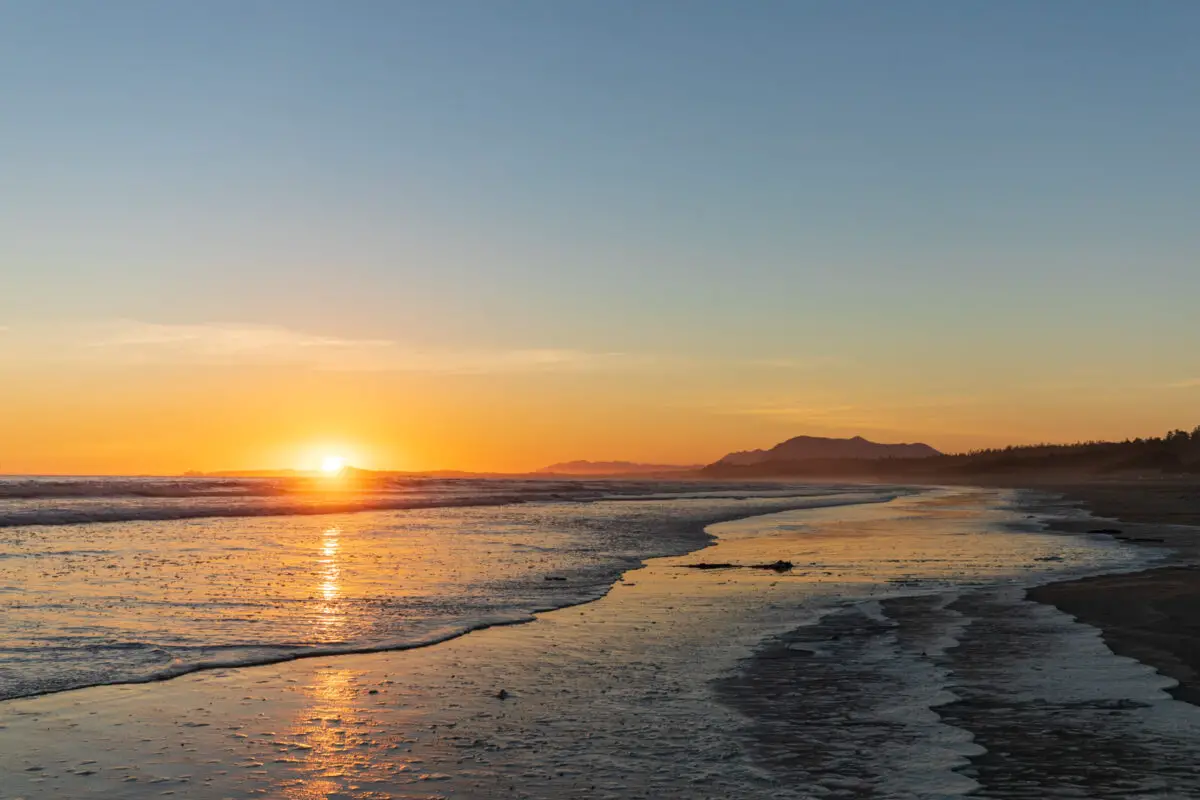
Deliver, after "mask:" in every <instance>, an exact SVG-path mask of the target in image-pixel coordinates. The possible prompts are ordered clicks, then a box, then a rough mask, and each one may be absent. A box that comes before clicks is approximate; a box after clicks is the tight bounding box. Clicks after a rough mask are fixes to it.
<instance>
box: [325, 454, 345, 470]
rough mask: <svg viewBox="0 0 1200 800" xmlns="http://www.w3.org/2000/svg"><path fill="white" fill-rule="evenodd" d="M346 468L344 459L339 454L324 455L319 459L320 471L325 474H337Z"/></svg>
mask: <svg viewBox="0 0 1200 800" xmlns="http://www.w3.org/2000/svg"><path fill="white" fill-rule="evenodd" d="M345 468H346V459H344V458H342V457H341V456H325V457H324V458H322V459H321V472H322V473H323V474H325V475H337V474H339V473H341V471H342V470H344V469H345Z"/></svg>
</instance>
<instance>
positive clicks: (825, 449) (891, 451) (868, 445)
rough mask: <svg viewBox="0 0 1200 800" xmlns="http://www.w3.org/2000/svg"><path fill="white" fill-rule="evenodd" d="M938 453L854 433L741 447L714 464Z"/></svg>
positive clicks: (740, 464)
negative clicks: (768, 446)
mask: <svg viewBox="0 0 1200 800" xmlns="http://www.w3.org/2000/svg"><path fill="white" fill-rule="evenodd" d="M940 455H941V453H940V452H938V451H937V450H935V449H933V448H932V447H930V446H929V445H927V444H924V443H922V442H916V443H912V444H908V443H904V444H881V443H879V442H872V441H869V440H867V439H864V438H863V437H861V436H855V437H854V438H853V439H829V438H825V437H823V436H796V437H794V438H792V439H788V440H787V441H786V442H780V443H779V444H777V445H775V446H774V447H772V448H771V449H770V450H743V451H741V452H737V453H730V454H729V455H727V456H725V457H724V458H722V459H721V460H719V461H717V462H716V464H715V465H714V466H717V465H723V466H750V465H754V464H766V463H771V462H776V461H814V460H831V459H848V458H868V459H877V458H930V457H931V456H940Z"/></svg>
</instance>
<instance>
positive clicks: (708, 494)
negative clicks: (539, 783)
mask: <svg viewBox="0 0 1200 800" xmlns="http://www.w3.org/2000/svg"><path fill="white" fill-rule="evenodd" d="M797 491H798V489H797V487H787V488H780V487H779V485H778V484H745V485H741V486H738V487H736V488H733V487H731V485H729V484H713V483H698V482H657V481H646V480H640V481H638V480H536V479H518V478H512V479H507V478H500V479H474V478H437V479H433V478H429V479H422V478H392V477H383V478H377V479H370V480H355V481H353V482H347V483H345V484H341V483H339V484H332V485H331V484H330V483H329V482H328V481H321V480H320V479H307V478H304V479H301V478H295V479H293V478H287V479H283V478H278V479H275V478H239V479H214V478H180V479H164V478H61V479H60V478H53V479H51V478H3V479H0V528H10V527H16V526H24V525H80V524H86V523H97V522H137V521H156V520H157V521H163V520H184V519H200V518H206V517H264V516H293V515H305V514H337V513H346V512H354V511H391V510H403V509H423V508H441V507H447V508H453V507H465V506H499V505H512V504H516V503H526V502H532V501H580V502H584V501H590V500H600V499H613V500H617V499H637V498H648V497H691V498H714V499H715V498H730V497H737V496H741V497H746V496H751V495H755V496H770V495H776V496H785V495H794V494H796V492H797Z"/></svg>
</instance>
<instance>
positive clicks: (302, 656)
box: [0, 486, 905, 703]
mask: <svg viewBox="0 0 1200 800" xmlns="http://www.w3.org/2000/svg"><path fill="white" fill-rule="evenodd" d="M877 488H878V489H879V491H876V492H861V491H859V492H853V491H851V492H834V493H830V494H825V495H812V494H805V493H799V494H794V495H783V494H781V495H778V496H769V497H762V498H751V500H753V501H754V502H755V503H756V505H755V506H753V507H744V508H735V507H730V508H727V509H724V510H719V511H712V512H710V513H708V514H706V515H703V516H701V517H698V518H695V519H672V520H670V521H668V522H665V523H664V524H663V526H662V527H661V528H659V529H657V530H656V531H655V537H656V538H655V540H654V543H653V546H652V547H651V546H647V548H646V552H644V553H643V554H641V555H640V557H639V558H638V559H637V560H635V561H632V562H631V561H629V560H628V559H625V560H622V561H614V562H613V563H605V564H602V565H600V566H601V567H602V568H603V575H602V576H600V577H596V578H594V579H593V581H592V583H591V584H589V585H584V586H580V585H579V584H574V585H573V586H572V589H574V590H576V593H575V594H572V595H570V596H562V597H559V598H557V599H556V600H555V601H554V602H553V603H551V604H537V605H529V606H527V607H525V608H522V609H518V610H510V611H509V612H508V614H509V615H499V616H490V617H487V618H482V619H480V618H475V619H467V620H461V621H456V622H455V623H454V624H452V625H450V626H449V627H448V628H443V629H439V630H437V631H435V632H433V633H431V634H429V635H428V636H427V637H426V638H419V639H410V640H405V641H397V640H390V641H363V642H356V643H349V644H338V645H325V646H322V645H306V648H307V649H298V648H288V649H286V650H280V651H278V652H274V653H272V654H270V655H256V656H253V657H249V658H226V659H224V660H221V659H213V660H204V661H191V662H186V663H178V664H173V665H171V666H169V667H166V668H163V669H161V670H159V671H156V672H153V673H149V674H141V675H121V676H114V677H112V678H106V679H103V680H94V681H89V682H86V683H74V684H65V685H61V686H42V687H39V689H38V690H37V691H31V692H24V693H17V694H9V695H3V696H0V703H3V702H7V701H12V700H19V699H30V698H38V697H46V696H51V695H56V694H62V693H70V692H80V691H86V690H88V689H91V688H95V687H101V686H118V687H119V686H136V685H145V684H155V683H166V682H169V681H173V680H176V679H179V678H183V677H186V676H188V675H194V674H197V673H202V672H209V671H214V670H227V669H242V668H259V667H265V666H270V665H272V664H285V663H291V662H296V661H304V660H309V659H320V658H336V657H343V656H361V655H371V654H376V653H402V652H405V651H410V650H416V649H421V648H426V647H433V646H437V645H441V644H445V643H446V642H450V641H454V640H455V639H458V638H461V637H464V636H469V635H472V634H475V633H478V632H481V631H486V630H489V629H491V628H496V627H504V626H517V625H524V624H527V623H532V622H536V621H537V620H538V618H539V617H540V616H541V615H543V614H547V613H553V612H555V611H560V610H563V609H571V608H578V607H580V606H584V605H587V604H590V603H595V602H597V601H599V600H602V599H603V598H604V597H605V596H607V595H608V594H609V593H610V592H612V591H613V589H614V588H616V587H617V586H618V585H620V584H621V583H622V582H623V581H624V578H625V576H626V575H627V574H629V573H630V572H633V571H636V570H639V569H642V568H644V567H645V566H646V564H647V562H649V561H652V560H655V559H661V558H681V557H686V556H689V555H691V554H693V553H697V552H700V551H702V550H704V549H706V548H709V547H711V546H713V545H714V544H715V543H716V542H717V537H716V536H715V535H714V534H713V533H711V532H710V531H709V528H710V527H712V526H718V525H722V524H725V523H730V522H745V521H749V520H753V519H754V518H756V517H760V516H765V515H771V514H776V513H781V512H788V511H803V510H813V511H816V510H820V509H835V508H842V507H853V506H858V505H876V504H885V505H886V504H887V503H889V502H891V501H893V500H895V499H897V498H898V497H902V496H905V490H904V488H903V487H891V486H880V487H877ZM641 499H642V498H629V500H631V501H633V502H636V501H638V500H641ZM647 499H653V498H647ZM623 500H624V498H619V499H614V500H587V501H583V502H622V501H623ZM523 502H525V501H523ZM575 502H579V501H575ZM476 505H491V504H484V503H481V504H476ZM510 505H516V504H510ZM459 507H461V506H445V508H455V509H456V508H459ZM392 510H395V509H387V510H384V511H379V510H376V509H360V510H359V512H354V513H372V512H373V513H387V511H392ZM403 510H407V509H403ZM95 524H109V523H95ZM460 623H461V624H460Z"/></svg>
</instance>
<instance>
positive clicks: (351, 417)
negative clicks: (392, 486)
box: [0, 0, 1200, 474]
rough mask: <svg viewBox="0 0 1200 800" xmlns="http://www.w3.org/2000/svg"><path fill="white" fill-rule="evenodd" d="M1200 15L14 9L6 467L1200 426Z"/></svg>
mask: <svg viewBox="0 0 1200 800" xmlns="http://www.w3.org/2000/svg"><path fill="white" fill-rule="evenodd" d="M1198 37H1200V4H1198V3H1195V2H1194V1H1193V0H1177V1H1175V2H1171V1H1169V0H1147V1H1146V2H1142V3H1129V2H1124V0H1121V1H1117V0H1059V1H1058V2H1054V3H1046V2H1040V1H1038V2H1034V1H1029V2H1027V1H1024V0H1006V2H1003V3H996V2H990V1H988V2H985V1H984V0H944V1H943V2H931V1H929V0H909V1H908V2H904V3H893V2H883V0H879V1H878V2H865V1H864V2H856V3H838V2H816V1H815V0H812V1H807V0H792V1H790V2H782V1H773V0H758V1H757V2H751V3H742V2H733V0H726V1H724V2H710V1H708V0H676V1H675V2H663V1H657V2H656V1H655V0H647V1H646V2H633V1H632V0H612V1H611V2H596V1H594V0H579V1H578V2H568V3H564V2H559V1H558V0H523V1H522V2H515V1H513V0H479V1H478V2H467V0H439V2H437V3H431V2H415V1H414V2H401V0H394V1H393V0H386V1H385V0H379V1H378V2H367V1H365V0H357V1H351V2H340V3H333V2H305V1H303V0H293V1H292V2H287V3H280V2H258V1H257V0H237V2H233V0H210V1H209V2H205V3H191V4H183V3H161V2H157V0H154V1H151V0H114V2H108V3H78V2H66V1H65V0H0V100H2V107H3V113H0V154H2V156H3V157H2V158H0V187H3V188H2V190H0V472H8V473H43V472H44V473H77V474H99V473H172V472H178V471H181V470H186V469H201V470H217V469H242V468H255V467H261V468H281V467H298V468H306V467H311V466H315V464H316V462H317V461H319V459H320V458H322V457H323V455H327V454H332V453H336V454H339V455H345V456H346V457H347V458H348V459H349V460H350V462H351V463H355V464H358V465H362V466H367V467H376V468H395V469H413V470H419V469H435V468H456V469H479V470H524V469H532V468H537V467H540V466H542V465H544V464H547V463H550V462H553V461H559V460H566V459H575V458H590V459H628V460H639V461H653V462H666V463H704V462H708V461H712V460H715V459H716V458H718V457H720V456H721V455H723V454H724V453H725V452H727V451H729V450H737V449H748V448H752V447H766V446H770V445H772V444H774V443H775V442H778V441H780V440H782V439H785V438H788V437H790V436H794V435H799V434H810V435H824V436H852V435H857V434H861V435H864V436H867V437H868V438H871V439H875V440H880V441H916V440H920V441H926V442H928V443H930V444H932V445H934V446H935V447H939V448H941V449H944V450H952V451H953V450H961V449H965V448H974V447H982V446H991V445H999V444H1007V443H1018V442H1036V441H1071V440H1078V439H1096V438H1124V437H1126V436H1139V435H1153V434H1158V433H1161V432H1163V431H1165V430H1167V429H1170V428H1176V427H1183V428H1187V429H1189V430H1190V429H1191V428H1192V427H1194V426H1195V425H1197V424H1200V312H1198V309H1200V305H1198V303H1200V225H1197V222H1196V221H1197V219H1200V138H1198V137H1197V135H1196V132H1197V130H1200V104H1198V103H1197V102H1196V98H1197V97H1200V48H1197V47H1195V42H1196V41H1197V39H1198Z"/></svg>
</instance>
